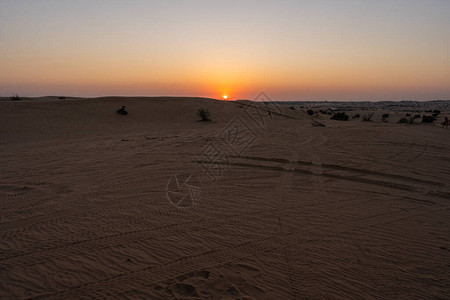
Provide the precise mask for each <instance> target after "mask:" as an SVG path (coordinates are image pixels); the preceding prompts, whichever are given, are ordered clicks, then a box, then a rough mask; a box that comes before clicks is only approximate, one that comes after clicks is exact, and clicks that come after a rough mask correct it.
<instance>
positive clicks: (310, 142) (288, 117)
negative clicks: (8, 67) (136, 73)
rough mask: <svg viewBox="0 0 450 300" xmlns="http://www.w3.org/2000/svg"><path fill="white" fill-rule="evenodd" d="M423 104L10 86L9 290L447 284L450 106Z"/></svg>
mask: <svg viewBox="0 0 450 300" xmlns="http://www.w3.org/2000/svg"><path fill="white" fill-rule="evenodd" d="M122 105H126V108H127V110H128V113H129V114H128V115H127V116H121V115H118V114H116V110H117V109H118V108H120V107H121V106H122ZM320 105H321V106H323V108H324V109H326V106H327V105H328V106H329V107H332V106H336V105H335V104H333V103H321V104H320ZM408 105H411V103H405V104H404V106H405V107H400V108H401V109H400V108H399V107H397V106H395V107H392V106H389V105H386V104H383V105H381V106H380V105H379V106H370V107H369V108H370V109H372V110H373V111H374V112H375V115H374V120H373V121H372V122H362V121H361V119H351V120H349V121H347V122H345V121H335V120H330V118H329V117H330V116H329V115H326V114H320V113H319V114H317V116H315V117H311V116H309V115H308V114H307V113H306V108H307V106H308V104H303V105H302V104H299V103H295V104H292V105H289V104H283V105H281V104H279V105H273V106H271V105H264V104H262V103H252V102H249V101H242V102H232V101H230V102H224V101H217V100H212V99H199V98H193V99H187V98H185V99H177V98H153V99H150V98H120V97H110V98H97V99H71V98H66V99H58V98H57V97H53V98H52V97H47V98H37V99H25V100H20V101H11V100H7V99H2V100H1V101H0V111H1V119H0V124H1V126H0V166H1V175H0V207H1V219H0V234H1V238H0V241H1V242H0V259H1V260H0V298H2V299H19V298H20V299H23V298H33V299H45V298H52V299H96V298H120V299H136V298H140V299H351V298H353V299H430V298H432V299H445V298H448V296H449V295H450V252H449V251H450V210H449V208H450V202H449V199H450V184H449V179H450V151H449V149H450V139H449V137H450V129H445V128H441V127H440V126H439V122H440V121H441V120H442V119H443V116H444V115H446V114H447V115H449V112H450V106H449V103H448V101H447V102H435V103H428V104H427V103H425V104H423V105H422V106H420V107H413V108H411V107H409V108H408V107H406V106H408ZM291 106H292V107H291ZM316 106H317V107H318V106H319V104H317V105H316ZM428 106H430V107H428ZM200 107H203V108H207V109H208V110H209V112H210V113H211V118H212V122H198V121H196V120H197V119H198V118H197V116H196V111H197V109H198V108H200ZM364 107H365V106H364V105H363V104H361V105H360V106H359V107H356V108H355V111H350V112H349V114H350V115H352V114H354V113H355V112H356V111H358V112H360V113H361V114H364V113H365V112H367V111H366V110H365V109H363V108H364ZM436 108H440V109H441V110H442V113H441V115H440V116H439V118H438V121H436V123H435V124H419V121H420V120H417V121H416V123H415V124H404V125H403V124H402V125H401V124H397V120H398V119H400V118H401V117H402V116H404V115H405V111H408V110H411V111H413V112H412V113H413V114H414V113H417V112H416V111H424V110H426V109H436ZM314 109H316V108H314ZM317 109H318V108H317ZM347 109H348V107H347ZM268 110H270V111H271V113H270V116H269V113H268V112H267V111H268ZM385 112H389V114H390V117H389V119H388V122H382V121H381V119H380V118H381V114H382V113H385ZM421 114H423V112H421ZM312 118H314V119H315V120H316V122H319V123H322V124H323V125H325V126H313V125H312Z"/></svg>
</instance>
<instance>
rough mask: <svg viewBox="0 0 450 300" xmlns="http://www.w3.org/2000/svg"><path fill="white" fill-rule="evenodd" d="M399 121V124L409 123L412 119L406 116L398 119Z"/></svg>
mask: <svg viewBox="0 0 450 300" xmlns="http://www.w3.org/2000/svg"><path fill="white" fill-rule="evenodd" d="M397 123H399V124H407V123H410V120H409V119H408V118H406V117H403V118H401V119H400V120H398V122H397Z"/></svg>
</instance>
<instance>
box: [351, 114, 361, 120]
mask: <svg viewBox="0 0 450 300" xmlns="http://www.w3.org/2000/svg"><path fill="white" fill-rule="evenodd" d="M359 117H361V115H360V114H356V115H353V117H352V119H359Z"/></svg>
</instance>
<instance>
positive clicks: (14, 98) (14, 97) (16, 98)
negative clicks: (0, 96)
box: [11, 94, 20, 100]
mask: <svg viewBox="0 0 450 300" xmlns="http://www.w3.org/2000/svg"><path fill="white" fill-rule="evenodd" d="M11 100H20V97H19V95H18V94H15V95H14V96H12V97H11Z"/></svg>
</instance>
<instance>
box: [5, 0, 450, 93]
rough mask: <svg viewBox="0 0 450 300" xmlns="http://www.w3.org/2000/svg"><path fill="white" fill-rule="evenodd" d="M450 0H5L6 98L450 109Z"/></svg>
mask: <svg viewBox="0 0 450 300" xmlns="http://www.w3.org/2000/svg"><path fill="white" fill-rule="evenodd" d="M449 16H450V0H403V1H402V0H387V1H382V0H310V1H307V0H304V1H301V0H271V1H264V0H262V1H249V0H236V1H235V0H227V1H214V0H191V1H187V0H186V1H181V0H180V1H177V0H165V1H163V0H158V1H151V0H86V1H84V0H73V1H64V0H28V1H27V0H0V95H1V96H4V97H5V96H11V95H12V94H15V93H18V94H19V95H23V96H40V95H73V96H101V95H148V96H158V95H167V96H170V95H175V96H176V95H183V96H205V97H213V98H221V97H222V96H223V95H224V94H228V95H229V97H230V99H244V98H246V99H252V98H254V97H255V96H256V95H257V94H258V93H259V92H260V91H265V92H266V93H268V95H270V96H271V97H272V98H273V99H277V100H407V99H411V100H433V99H450V54H449V53H450V21H449V20H450V17H449Z"/></svg>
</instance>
